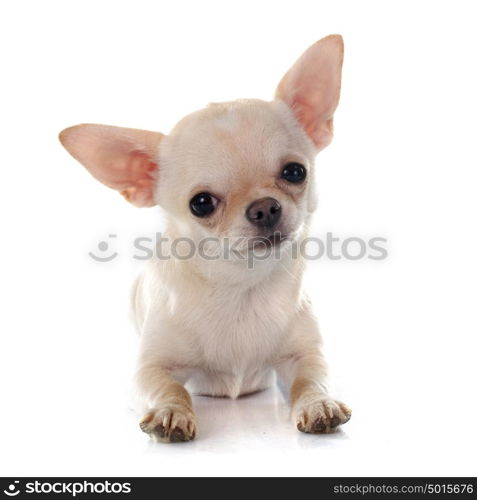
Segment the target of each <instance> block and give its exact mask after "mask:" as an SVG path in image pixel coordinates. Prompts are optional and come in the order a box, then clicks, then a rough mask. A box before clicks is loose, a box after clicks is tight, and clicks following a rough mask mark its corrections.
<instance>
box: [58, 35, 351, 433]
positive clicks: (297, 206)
mask: <svg viewBox="0 0 477 500" xmlns="http://www.w3.org/2000/svg"><path fill="white" fill-rule="evenodd" d="M341 62H342V41H341V38H340V37H338V36H336V35H335V36H331V37H327V38H325V39H323V40H320V41H319V42H317V44H315V45H313V46H312V47H310V49H308V51H307V52H305V54H304V55H303V56H302V58H300V59H299V60H298V62H297V63H296V64H295V65H294V66H293V67H292V69H291V70H290V71H289V72H288V73H287V75H286V76H285V77H284V79H283V80H282V82H281V83H280V85H279V87H278V90H277V98H276V99H275V100H274V101H271V102H265V101H259V100H239V101H234V102H230V103H220V104H211V105H209V106H208V107H206V108H205V109H203V110H200V111H197V112H195V113H192V114H191V115H189V116H187V117H186V118H184V119H183V120H182V121H181V122H179V123H178V125H177V126H176V127H175V128H174V130H173V131H172V132H171V133H170V134H169V135H167V136H163V135H162V134H156V135H154V133H150V132H147V133H146V132H145V133H144V134H145V135H144V136H141V135H140V134H141V131H134V130H132V129H119V128H115V127H104V126H97V125H80V126H77V127H72V128H70V129H66V130H65V131H64V132H63V133H62V134H61V140H62V143H63V144H64V145H65V147H66V148H67V149H68V150H69V151H70V152H71V154H73V156H75V157H76V158H77V159H79V160H80V161H81V162H82V163H83V164H84V165H85V166H86V167H87V168H88V169H89V170H90V171H91V172H92V173H93V175H95V176H96V177H97V178H99V179H100V180H101V181H102V182H104V183H105V184H107V185H108V186H110V187H113V188H114V189H118V190H119V191H121V192H122V194H123V195H124V196H125V197H126V198H127V199H128V200H129V201H131V202H133V203H135V204H137V205H139V206H150V205H153V204H155V203H158V204H160V205H161V207H162V208H163V209H164V213H165V214H166V217H167V231H166V234H165V236H166V237H167V238H168V239H169V242H171V241H173V240H174V239H177V238H181V237H184V236H186V237H188V238H191V239H192V240H194V241H195V242H196V243H197V244H199V242H200V241H202V240H203V239H204V238H207V237H215V238H217V239H218V240H219V241H223V240H224V239H225V238H228V239H230V240H232V241H233V240H234V239H237V238H241V237H244V236H245V237H246V238H253V237H254V236H256V235H257V234H256V228H255V227H253V225H252V224H251V223H250V222H249V221H248V220H247V219H246V217H245V216H244V212H245V209H246V207H247V206H249V204H250V203H251V202H253V201H254V200H257V199H260V198H263V197H272V198H274V199H276V200H278V202H279V203H280V205H281V207H282V212H283V215H282V219H281V222H280V224H281V225H280V231H281V232H283V233H285V234H287V235H288V236H289V238H288V241H285V242H283V243H282V244H281V250H282V252H281V258H280V259H279V260H277V259H274V258H267V259H264V260H257V261H254V266H253V268H252V269H250V268H249V266H248V265H247V261H246V260H241V259H238V258H236V259H233V260H232V261H230V260H226V259H224V258H223V254H222V253H221V251H220V250H217V249H216V252H217V253H216V257H217V258H216V260H204V259H203V258H201V257H200V256H197V255H196V256H194V257H193V258H190V259H184V260H182V259H174V258H172V259H170V260H161V259H158V258H155V259H153V260H152V261H151V262H149V264H148V265H147V267H146V269H145V270H144V272H143V273H142V275H141V276H140V277H139V278H138V279H137V281H136V283H135V285H134V288H133V296H132V302H133V309H134V312H135V318H136V323H137V327H138V329H139V331H140V339H141V343H140V354H139V361H138V369H137V376H136V386H137V390H138V410H139V411H140V412H141V413H142V414H143V419H142V421H141V428H142V429H143V430H144V431H145V432H147V433H148V434H150V435H151V436H152V437H153V438H155V439H158V440H162V441H186V440H189V439H192V438H193V437H195V433H196V419H195V415H194V412H193V407H192V401H191V398H190V396H189V393H196V394H203V395H210V396H227V397H231V398H236V397H239V396H240V395H243V394H248V393H251V392H254V391H258V390H261V389H264V388H266V387H268V386H269V384H270V383H272V381H273V380H274V373H276V374H277V375H278V377H279V378H280V379H281V380H282V381H283V382H284V384H285V385H286V386H287V387H288V388H289V391H290V401H291V405H292V418H293V421H294V423H295V425H296V426H297V427H298V429H299V430H301V431H304V432H329V431H331V430H333V429H335V428H336V427H337V426H338V425H339V424H341V423H344V422H346V421H347V420H348V419H349V417H350V414H351V412H350V410H349V409H348V408H347V407H346V406H345V405H344V404H342V403H340V402H339V401H336V400H334V399H333V398H331V397H330V396H329V395H328V392H327V388H326V385H325V377H326V365H325V362H324V360H323V357H322V354H321V337H320V333H319V331H318V326H317V322H316V319H315V317H314V316H313V313H312V311H311V306H310V302H309V299H308V298H307V296H306V294H305V293H304V291H303V289H302V275H303V272H304V262H303V260H302V259H301V258H294V257H293V255H292V253H291V251H290V245H291V242H292V241H299V240H300V239H301V238H304V237H305V235H306V228H307V225H308V223H309V218H310V216H311V214H312V212H313V211H314V209H315V207H316V198H315V186H314V184H315V180H314V174H313V170H314V169H313V163H314V159H315V156H316V153H317V152H318V151H319V150H320V149H322V148H323V147H325V146H326V145H327V144H328V143H329V142H330V140H331V136H332V117H333V113H334V110H335V108H336V106H337V104H338V98H339V85H340V77H341ZM290 161H293V162H299V163H300V164H302V165H304V166H305V167H306V169H307V172H308V175H307V180H306V182H305V183H304V184H303V185H300V186H295V185H287V184H286V183H284V182H283V181H282V180H280V171H281V169H282V167H283V165H284V164H286V163H287V162H290ZM201 191H207V192H211V193H213V194H214V195H217V197H218V198H219V199H220V203H219V206H218V208H217V210H216V212H214V214H213V215H212V216H211V217H208V218H206V219H198V218H196V217H194V216H193V215H192V214H191V212H190V209H189V201H190V199H191V197H192V196H193V195H194V194H196V193H198V192H201ZM247 241H248V240H247ZM179 248H180V245H179ZM243 250H244V249H243ZM218 418H220V415H219V416H218Z"/></svg>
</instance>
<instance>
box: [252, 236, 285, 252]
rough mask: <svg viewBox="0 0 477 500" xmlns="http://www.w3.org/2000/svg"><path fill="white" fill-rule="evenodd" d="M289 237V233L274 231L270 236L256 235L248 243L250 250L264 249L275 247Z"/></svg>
mask: <svg viewBox="0 0 477 500" xmlns="http://www.w3.org/2000/svg"><path fill="white" fill-rule="evenodd" d="M287 239H288V235H286V234H283V233H279V232H276V233H273V234H270V235H268V236H255V237H254V238H251V239H250V241H249V244H248V248H249V249H250V250H255V249H256V250H263V249H267V248H273V247H277V246H280V245H281V244H282V243H283V242H284V241H285V240H287Z"/></svg>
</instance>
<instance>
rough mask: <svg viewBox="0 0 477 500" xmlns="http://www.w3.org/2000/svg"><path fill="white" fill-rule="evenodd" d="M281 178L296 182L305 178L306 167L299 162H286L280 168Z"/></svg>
mask: <svg viewBox="0 0 477 500" xmlns="http://www.w3.org/2000/svg"><path fill="white" fill-rule="evenodd" d="M281 177H282V179H285V180H286V181H288V182H293V183H295V184H298V183H299V182H303V181H304V180H305V178H306V168H305V167H304V166H303V165H302V164H301V163H287V164H286V165H285V166H284V167H283V170H282V176H281Z"/></svg>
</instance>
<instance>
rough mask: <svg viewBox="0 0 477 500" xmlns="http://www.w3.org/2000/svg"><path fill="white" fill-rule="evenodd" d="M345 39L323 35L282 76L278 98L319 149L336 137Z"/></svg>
mask: <svg viewBox="0 0 477 500" xmlns="http://www.w3.org/2000/svg"><path fill="white" fill-rule="evenodd" d="M342 65H343V39H342V38H341V36H340V35H330V36H327V37H326V38H322V39H321V40H319V41H318V42H316V43H314V44H313V45H312V46H311V47H309V48H308V49H307V50H306V51H305V52H304V53H303V54H302V56H301V57H300V58H299V59H298V60H297V61H296V63H295V64H294V65H293V66H292V67H291V69H290V70H289V71H288V73H286V75H285V76H284V77H283V78H282V80H281V82H280V83H279V85H278V88H277V90H276V94H275V98H276V99H281V100H282V101H285V102H286V103H287V104H288V106H289V107H290V108H291V109H292V111H293V113H294V114H295V117H296V118H297V120H298V121H299V123H300V124H301V126H302V127H303V129H304V130H305V132H306V133H307V134H308V136H309V137H310V139H311V140H312V141H313V142H314V143H315V145H316V147H317V148H318V149H323V148H324V147H326V146H327V145H328V144H329V143H330V142H331V139H332V138H333V114H334V112H335V109H336V107H337V106H338V101H339V98H340V87H341V67H342Z"/></svg>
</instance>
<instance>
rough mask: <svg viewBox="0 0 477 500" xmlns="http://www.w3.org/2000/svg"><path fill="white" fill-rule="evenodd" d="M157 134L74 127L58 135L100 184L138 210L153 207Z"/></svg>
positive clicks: (108, 128) (89, 126)
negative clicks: (118, 193)
mask: <svg viewBox="0 0 477 500" xmlns="http://www.w3.org/2000/svg"><path fill="white" fill-rule="evenodd" d="M162 137H164V136H163V135H162V134H160V133H158V132H149V131H147V130H138V129H132V128H122V127H112V126H108V125H93V124H85V125H76V126H74V127H70V128H67V129H65V130H63V131H62V132H61V133H60V141H61V144H63V146H64V147H65V148H66V149H67V150H68V152H69V153H70V154H71V155H72V156H73V157H74V158H76V159H77V160H78V161H79V162H80V163H82V164H83V165H84V166H85V167H86V168H87V169H88V171H89V172H90V173H91V174H92V175H93V176H94V177H96V179H98V180H99V181H100V182H102V183H103V184H106V186H109V187H110V188H113V189H116V190H117V191H119V192H120V193H121V194H122V195H123V196H124V197H125V198H126V200H128V201H130V202H131V203H132V204H133V205H136V206H138V207H151V206H153V205H156V200H155V199H154V187H155V182H156V179H157V175H158V154H159V143H160V141H161V139H162Z"/></svg>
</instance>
